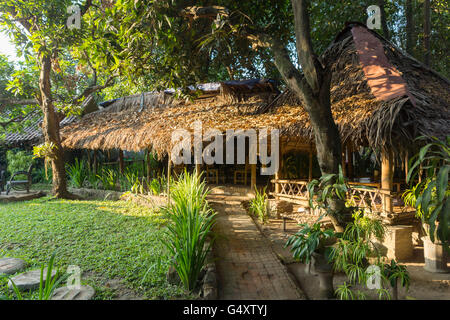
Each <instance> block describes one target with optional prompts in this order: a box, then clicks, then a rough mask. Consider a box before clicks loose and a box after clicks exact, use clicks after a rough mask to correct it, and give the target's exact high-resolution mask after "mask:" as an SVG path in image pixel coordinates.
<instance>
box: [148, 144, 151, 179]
mask: <svg viewBox="0 0 450 320" xmlns="http://www.w3.org/2000/svg"><path fill="white" fill-rule="evenodd" d="M150 156H151V153H150V150H148V149H147V181H148V182H150V179H151V171H152V166H151V163H150Z"/></svg>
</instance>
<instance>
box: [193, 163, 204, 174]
mask: <svg viewBox="0 0 450 320" xmlns="http://www.w3.org/2000/svg"><path fill="white" fill-rule="evenodd" d="M195 171H196V172H197V176H199V177H200V174H201V173H202V165H201V164H200V163H196V164H195Z"/></svg>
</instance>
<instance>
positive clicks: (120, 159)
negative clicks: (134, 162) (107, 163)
mask: <svg viewBox="0 0 450 320" xmlns="http://www.w3.org/2000/svg"><path fill="white" fill-rule="evenodd" d="M119 169H120V173H121V174H123V172H124V171H125V164H124V162H123V150H119Z"/></svg>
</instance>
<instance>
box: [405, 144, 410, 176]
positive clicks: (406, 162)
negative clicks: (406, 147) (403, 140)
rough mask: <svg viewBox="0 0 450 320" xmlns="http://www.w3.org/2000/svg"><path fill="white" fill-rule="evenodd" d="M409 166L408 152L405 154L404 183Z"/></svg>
mask: <svg viewBox="0 0 450 320" xmlns="http://www.w3.org/2000/svg"><path fill="white" fill-rule="evenodd" d="M408 173H409V164H408V151H406V154H405V182H406V181H407V180H408Z"/></svg>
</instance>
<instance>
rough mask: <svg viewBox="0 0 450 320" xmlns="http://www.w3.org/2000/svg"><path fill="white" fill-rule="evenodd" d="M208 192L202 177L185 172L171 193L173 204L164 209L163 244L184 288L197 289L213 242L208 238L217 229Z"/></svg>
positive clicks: (170, 203)
mask: <svg viewBox="0 0 450 320" xmlns="http://www.w3.org/2000/svg"><path fill="white" fill-rule="evenodd" d="M207 195H208V190H207V188H206V185H205V182H204V181H203V180H202V179H201V176H199V175H197V174H196V173H195V172H194V173H193V174H190V173H188V172H186V171H185V172H184V173H182V174H181V175H180V177H179V180H178V181H177V182H175V183H174V185H173V187H172V189H171V194H170V196H171V201H170V202H169V204H168V205H167V206H166V207H165V208H163V211H164V213H165V215H166V217H167V219H168V221H169V224H168V227H167V228H168V231H167V232H168V237H167V238H168V241H167V242H165V243H164V244H165V245H166V247H167V248H168V249H169V251H170V253H171V254H172V255H173V259H174V260H173V261H174V262H173V264H174V268H175V270H176V272H177V273H178V275H179V277H180V279H181V282H182V284H183V285H184V287H185V288H186V289H187V290H189V291H192V290H194V289H195V288H196V285H197V281H198V280H199V275H200V272H201V270H202V268H203V267H204V265H205V262H206V256H207V254H208V252H209V251H210V250H211V245H212V241H211V242H208V241H207V238H208V236H209V235H210V234H211V229H212V227H213V225H214V219H215V213H214V212H213V210H212V209H211V208H210V207H209V205H208V202H207V201H206V196H207Z"/></svg>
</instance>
